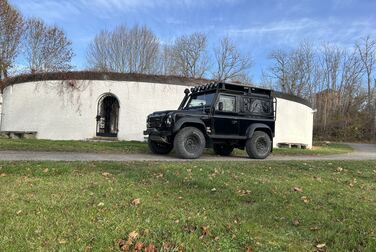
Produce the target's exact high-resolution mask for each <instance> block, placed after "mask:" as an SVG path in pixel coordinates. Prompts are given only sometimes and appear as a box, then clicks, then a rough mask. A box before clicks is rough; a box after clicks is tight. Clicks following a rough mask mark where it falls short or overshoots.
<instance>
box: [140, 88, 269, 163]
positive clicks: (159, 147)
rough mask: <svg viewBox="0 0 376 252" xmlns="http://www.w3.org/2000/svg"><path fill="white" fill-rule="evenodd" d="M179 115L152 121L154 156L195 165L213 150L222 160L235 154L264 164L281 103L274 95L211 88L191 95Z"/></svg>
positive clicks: (165, 113) (166, 114) (153, 117)
mask: <svg viewBox="0 0 376 252" xmlns="http://www.w3.org/2000/svg"><path fill="white" fill-rule="evenodd" d="M184 93H185V96H184V98H183V100H182V102H181V104H180V106H179V108H178V109H177V110H169V111H159V112H154V113H152V114H150V115H149V116H148V117H147V129H146V130H145V131H144V135H148V136H149V137H148V145H149V148H150V151H151V152H153V153H155V154H168V153H170V152H171V151H172V149H174V150H175V152H176V155H177V156H178V157H180V158H184V159H195V158H198V157H200V156H201V155H202V153H203V151H204V148H205V147H206V148H209V147H212V148H213V150H214V152H215V153H216V154H218V155H221V156H229V155H231V153H232V152H233V150H234V148H239V149H242V150H244V149H245V150H246V152H247V154H248V156H249V157H250V158H255V159H264V158H266V157H267V156H268V155H269V154H270V152H272V148H273V137H274V126H275V117H276V113H275V109H276V100H275V98H273V96H272V91H271V90H268V89H263V88H256V87H251V86H248V85H239V84H233V83H223V82H219V83H209V84H207V85H202V86H196V87H193V88H191V89H190V90H189V89H186V90H185V92H184Z"/></svg>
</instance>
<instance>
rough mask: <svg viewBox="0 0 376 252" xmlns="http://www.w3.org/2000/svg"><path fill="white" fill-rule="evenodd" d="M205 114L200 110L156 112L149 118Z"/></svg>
mask: <svg viewBox="0 0 376 252" xmlns="http://www.w3.org/2000/svg"><path fill="white" fill-rule="evenodd" d="M200 114H206V113H204V112H203V111H202V109H190V110H163V111H156V112H154V113H152V114H150V115H149V118H153V117H163V118H164V117H166V116H167V115H172V116H176V115H200Z"/></svg>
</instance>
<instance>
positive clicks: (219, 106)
mask: <svg viewBox="0 0 376 252" xmlns="http://www.w3.org/2000/svg"><path fill="white" fill-rule="evenodd" d="M218 110H219V111H223V102H219V103H218Z"/></svg>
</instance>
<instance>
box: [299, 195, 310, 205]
mask: <svg viewBox="0 0 376 252" xmlns="http://www.w3.org/2000/svg"><path fill="white" fill-rule="evenodd" d="M301 199H302V200H303V202H304V203H305V204H308V203H309V199H308V198H307V196H302V197H301Z"/></svg>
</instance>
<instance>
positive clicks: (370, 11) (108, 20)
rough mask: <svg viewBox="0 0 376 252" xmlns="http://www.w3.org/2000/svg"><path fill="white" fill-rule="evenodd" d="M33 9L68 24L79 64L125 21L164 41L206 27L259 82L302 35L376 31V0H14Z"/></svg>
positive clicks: (347, 41) (345, 43)
mask: <svg viewBox="0 0 376 252" xmlns="http://www.w3.org/2000/svg"><path fill="white" fill-rule="evenodd" d="M9 1H10V3H12V4H13V5H15V6H16V7H17V8H18V9H19V10H21V11H22V13H23V14H24V15H25V16H27V17H30V16H35V17H39V18H42V19H43V20H44V21H46V22H47V23H48V24H56V25H58V26H60V27H62V28H63V29H64V30H65V31H66V33H67V34H68V36H69V38H70V39H71V40H72V41H73V46H74V51H75V54H76V56H75V58H74V62H73V64H74V65H75V66H76V68H77V69H82V68H84V67H85V52H86V48H87V45H88V44H89V42H90V41H91V40H92V39H93V37H94V36H95V34H96V33H98V32H99V31H100V30H102V29H112V28H114V27H115V26H116V25H119V24H127V25H129V26H132V25H134V24H139V25H147V26H149V27H150V28H151V29H152V30H153V31H154V32H155V33H156V34H157V36H158V37H159V38H160V40H161V41H162V42H163V43H171V42H172V41H173V40H174V39H175V38H176V37H177V36H179V35H182V34H186V33H191V32H196V31H199V32H204V33H206V34H207V36H208V38H209V47H212V46H213V45H214V44H215V43H216V42H217V41H218V40H219V38H220V37H223V36H225V35H229V36H230V37H231V38H232V39H233V40H234V41H235V42H236V43H237V44H238V46H239V48H240V50H242V51H243V52H244V53H249V54H250V55H251V56H252V58H253V62H254V65H253V67H252V69H251V70H250V74H251V76H252V77H253V80H254V81H258V80H259V78H260V75H261V71H262V70H263V69H267V68H268V65H269V64H270V62H269V60H268V54H269V53H270V51H271V50H273V49H279V48H281V49H283V48H290V47H293V46H294V45H296V44H298V43H299V42H301V41H303V40H306V41H307V40H308V41H312V42H314V43H317V44H319V43H322V42H329V43H333V44H337V45H338V46H341V47H345V48H350V47H351V46H352V44H353V43H354V41H356V40H357V39H359V38H360V37H362V36H366V35H370V36H372V37H374V38H376V25H375V24H376V1H375V0H358V1H356V0H317V1H308V0H300V1H298V0H295V1H293V0H280V1H278V0H264V1H253V0H248V1H247V0H180V1H168V0H155V1H151V0H149V1H148V0H9Z"/></svg>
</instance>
